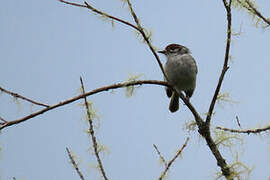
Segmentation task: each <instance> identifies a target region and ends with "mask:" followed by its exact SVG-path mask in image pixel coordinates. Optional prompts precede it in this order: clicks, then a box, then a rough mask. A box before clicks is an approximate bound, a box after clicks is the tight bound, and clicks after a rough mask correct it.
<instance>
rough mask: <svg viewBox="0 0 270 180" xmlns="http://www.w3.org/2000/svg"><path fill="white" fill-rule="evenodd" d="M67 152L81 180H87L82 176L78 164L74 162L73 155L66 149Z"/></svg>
mask: <svg viewBox="0 0 270 180" xmlns="http://www.w3.org/2000/svg"><path fill="white" fill-rule="evenodd" d="M66 150H67V153H68V157H69V159H70V161H71V163H72V165H73V167H74V169H75V170H76V172H77V174H78V175H79V176H80V178H81V180H85V178H84V176H83V175H82V173H81V171H80V169H79V167H78V164H77V163H76V162H75V160H74V158H73V156H72V155H71V153H70V151H69V149H68V148H66Z"/></svg>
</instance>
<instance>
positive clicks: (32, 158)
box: [0, 0, 270, 180]
mask: <svg viewBox="0 0 270 180" xmlns="http://www.w3.org/2000/svg"><path fill="white" fill-rule="evenodd" d="M77 2H81V1H77ZM89 3H90V4H91V5H93V6H94V7H96V8H98V9H101V10H103V11H105V12H107V13H109V14H112V15H114V16H116V17H120V18H122V19H125V20H127V21H130V22H133V21H132V18H131V16H130V14H129V11H128V8H127V6H123V4H122V2H121V1H119V0H114V1H106V0H99V1H89ZM132 3H133V5H134V10H135V11H136V13H137V15H138V17H139V18H140V20H141V23H142V25H143V26H144V27H145V28H147V29H148V30H151V31H152V32H153V36H152V39H153V44H154V46H155V47H156V48H157V49H162V48H164V47H165V46H166V45H167V44H169V43H179V44H182V45H185V46H187V47H189V48H190V49H191V51H192V55H193V56H194V58H195V59H196V61H197V64H198V69H199V73H198V80H197V88H196V90H195V93H194V95H193V97H192V98H191V102H192V103H193V104H194V106H195V107H196V108H197V110H198V111H199V112H200V113H201V114H202V116H205V115H204V113H206V112H207V110H208V107H209V104H210V101H211V98H212V96H213V93H214V89H215V87H216V84H217V81H218V77H219V74H220V72H221V68H222V65H223V60H224V52H225V45H226V24H227V21H226V12H225V9H224V7H223V3H222V1H221V0H219V1H206V0H203V1H176V0H169V1H154V0H148V1H142V0H141V1H132ZM257 4H258V7H259V9H260V10H261V12H262V13H263V14H264V15H265V16H266V17H268V16H270V13H269V12H270V2H269V1H264V0H258V1H257ZM0 24H1V25H0V27H1V28H0V37H1V41H0V62H1V64H0V86H2V87H4V88H6V89H8V90H11V91H14V92H17V93H19V94H21V95H24V96H26V97H29V98H31V99H35V100H37V101H40V102H44V103H48V104H55V103H58V102H60V101H63V100H65V99H68V98H71V97H73V96H76V95H78V94H79V93H80V92H79V88H80V80H79V77H80V76H82V77H83V80H84V84H85V88H86V91H90V90H93V89H95V88H98V87H101V86H105V85H109V84H113V83H117V82H123V81H125V80H126V79H127V78H128V77H129V76H130V74H133V75H137V74H143V76H142V77H141V79H155V80H162V79H163V77H162V74H161V71H160V69H159V67H158V65H157V62H156V60H155V58H154V57H153V55H152V54H151V52H150V50H149V49H148V47H147V46H146V45H145V44H143V43H142V42H141V41H140V38H138V37H137V36H136V33H135V32H134V30H133V29H131V28H130V27H127V26H125V25H122V24H119V23H115V26H114V27H112V26H111V23H110V21H105V20H103V19H102V18H99V16H96V15H93V13H92V12H90V11H88V10H86V9H82V8H76V7H71V6H68V5H65V4H62V3H60V2H58V1H57V0H50V1H41V0H25V1H15V0H9V1H3V2H2V3H1V6H0ZM240 30H241V32H242V34H241V35H240V36H234V37H233V40H232V46H231V56H232V60H231V61H230V63H229V66H230V69H229V70H228V72H227V74H226V77H225V79H224V84H223V86H222V89H221V92H222V93H229V94H230V99H231V100H233V102H223V103H221V104H217V106H216V108H215V116H214V117H213V120H212V127H213V128H214V127H215V126H218V125H219V126H223V127H228V128H238V126H237V122H236V120H235V116H236V115H237V116H239V119H240V122H241V125H242V127H243V128H254V127H263V126H264V125H266V124H267V123H268V124H269V116H268V112H269V107H270V103H269V102H270V101H269V99H270V97H269V91H270V86H269V82H270V77H269V68H270V61H269V40H270V32H269V28H268V29H265V30H263V29H261V28H256V27H255V26H254V21H252V19H251V18H250V17H249V16H248V15H247V13H246V12H245V11H241V10H240V11H239V10H233V31H234V32H239V31H240ZM161 58H162V61H163V63H165V57H162V56H161ZM88 100H90V101H92V102H93V106H94V108H95V109H96V110H97V113H98V115H99V119H98V120H95V125H96V126H97V127H98V128H97V129H96V136H97V139H98V142H99V143H101V144H102V145H104V146H105V147H106V151H104V152H103V153H102V154H101V157H102V160H103V162H104V167H105V169H106V172H107V175H108V177H109V179H112V180H113V179H115V180H116V179H117V180H121V179H128V180H138V179H141V180H144V179H145V180H146V179H157V178H158V177H159V175H160V173H161V172H162V171H163V169H164V166H163V165H162V164H161V163H160V162H159V157H158V155H157V153H156V152H155V150H154V148H153V144H156V145H157V146H158V148H159V150H160V151H161V153H162V154H163V155H164V157H165V158H166V159H167V160H169V159H171V158H172V157H173V156H174V155H175V153H176V151H177V149H179V148H180V147H181V146H182V144H183V143H184V141H185V139H186V138H187V137H190V138H191V140H190V141H189V143H188V146H187V147H186V148H185V150H184V151H183V154H182V158H181V159H178V160H177V161H176V162H175V163H174V164H173V166H172V167H171V170H170V171H169V174H168V179H171V180H174V179H188V180H189V179H190V180H195V179H198V180H199V179H200V180H201V179H214V178H215V177H216V176H215V173H216V172H217V171H219V168H218V167H217V166H216V160H215V159H214V156H213V155H212V154H211V152H210V151H209V148H208V146H206V143H205V141H204V140H203V139H202V138H201V137H200V136H199V135H198V132H197V131H196V130H195V131H192V132H188V131H187V130H185V123H187V122H190V121H191V120H193V116H192V114H191V113H190V112H189V110H188V109H187V108H186V107H185V106H183V105H182V106H181V107H180V110H179V111H178V112H177V113H174V114H172V113H170V112H169V110H168V104H169V99H168V98H167V97H166V94H165V91H164V88H163V87H157V86H150V85H145V86H142V87H140V88H137V89H136V91H135V94H134V95H133V96H132V97H130V98H127V97H126V96H125V91H124V90H123V89H119V90H115V91H113V92H104V93H100V94H98V95H94V96H91V97H89V98H88ZM82 103H83V101H76V102H75V103H72V104H69V105H66V106H64V107H61V108H58V109H55V110H52V111H50V112H47V113H45V114H43V115H40V116H38V117H36V118H33V119H31V120H28V121H27V122H24V123H21V124H18V125H14V126H12V127H9V128H6V129H4V130H3V131H2V132H1V134H0V147H1V151H0V180H10V179H12V177H16V178H17V180H37V179H38V180H47V179H50V180H59V179H79V177H78V176H77V174H76V173H75V170H74V169H73V168H72V165H71V164H70V163H69V159H68V156H67V153H66V151H65V148H66V147H69V148H70V150H71V151H72V152H73V153H74V154H75V155H76V157H77V158H76V160H77V161H78V162H79V167H80V168H81V170H82V172H83V174H84V175H85V177H86V178H87V179H101V178H100V174H99V173H98V170H97V169H96V168H95V167H96V165H97V163H96V161H95V157H94V155H93V150H92V149H91V148H90V147H91V141H90V138H89V137H88V135H87V134H86V133H85V130H87V129H88V124H87V121H86V119H85V109H84V107H83V106H81V105H80V104H82ZM39 109H40V107H36V106H32V105H31V104H29V103H25V102H23V101H21V100H19V102H16V101H14V99H13V98H12V97H10V96H9V95H6V94H4V93H2V94H1V96H0V116H1V117H3V118H4V119H6V120H15V119H18V118H21V117H23V116H25V115H28V114H30V113H32V112H35V111H37V110H39ZM241 137H242V138H243V142H242V143H241V142H239V141H234V143H235V144H236V146H235V147H234V148H232V149H231V150H230V149H228V148H224V147H220V149H221V153H222V155H223V156H224V158H225V159H226V160H227V162H228V164H231V163H232V162H234V159H235V157H236V152H238V158H239V160H240V161H241V162H243V163H244V164H245V165H247V166H248V167H249V168H253V171H252V173H251V175H250V179H268V178H269V177H270V171H269V165H270V140H269V134H268V133H263V134H262V135H249V136H248V135H243V136H241Z"/></svg>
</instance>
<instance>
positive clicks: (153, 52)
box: [127, 0, 168, 80]
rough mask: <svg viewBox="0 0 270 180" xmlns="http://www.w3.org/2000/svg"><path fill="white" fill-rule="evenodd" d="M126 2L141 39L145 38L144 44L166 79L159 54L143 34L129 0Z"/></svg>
mask: <svg viewBox="0 0 270 180" xmlns="http://www.w3.org/2000/svg"><path fill="white" fill-rule="evenodd" d="M127 3H128V7H129V9H130V13H131V15H132V17H133V19H134V21H135V22H136V24H137V27H138V29H139V32H140V33H141V35H142V36H143V39H144V40H145V42H146V44H147V45H148V47H149V49H150V50H151V52H152V54H153V55H154V56H155V58H156V60H157V63H158V65H159V68H160V69H161V71H162V73H163V75H164V77H165V79H166V80H168V77H167V75H166V73H165V71H164V68H163V66H162V63H161V61H160V59H159V56H158V55H157V53H156V51H155V49H154V47H153V45H152V43H151V42H150V39H149V37H147V35H146V34H145V32H144V29H143V27H142V26H141V24H140V21H139V19H138V17H137V15H136V14H135V12H134V10H133V8H132V4H131V3H130V0H127Z"/></svg>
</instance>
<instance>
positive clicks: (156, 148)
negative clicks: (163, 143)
mask: <svg viewBox="0 0 270 180" xmlns="http://www.w3.org/2000/svg"><path fill="white" fill-rule="evenodd" d="M153 146H154V148H155V150H156V151H157V154H158V155H159V158H160V160H161V161H162V163H164V165H165V167H166V166H167V162H166V160H165V158H164V157H163V156H162V154H161V153H160V151H159V150H158V147H157V146H156V145H155V144H153Z"/></svg>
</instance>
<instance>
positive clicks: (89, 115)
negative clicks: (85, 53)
mask: <svg viewBox="0 0 270 180" xmlns="http://www.w3.org/2000/svg"><path fill="white" fill-rule="evenodd" d="M80 81H81V85H82V92H83V94H85V90H84V85H83V80H82V77H80ZM84 104H85V108H86V112H87V118H88V122H89V132H90V135H91V138H92V142H93V148H94V151H95V156H96V158H97V162H98V166H99V169H100V171H101V174H102V176H103V178H104V179H105V180H108V178H107V176H106V173H105V170H104V168H103V165H102V162H101V159H100V157H99V153H98V144H97V139H96V136H95V131H94V125H93V120H92V118H91V114H90V109H89V105H88V102H87V98H86V96H85V97H84Z"/></svg>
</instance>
